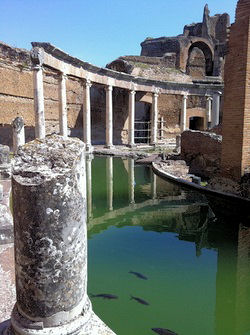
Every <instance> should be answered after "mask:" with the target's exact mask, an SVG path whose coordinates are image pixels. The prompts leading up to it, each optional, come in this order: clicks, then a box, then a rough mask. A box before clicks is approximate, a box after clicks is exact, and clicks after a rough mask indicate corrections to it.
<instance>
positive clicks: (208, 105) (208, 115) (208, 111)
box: [206, 96, 213, 129]
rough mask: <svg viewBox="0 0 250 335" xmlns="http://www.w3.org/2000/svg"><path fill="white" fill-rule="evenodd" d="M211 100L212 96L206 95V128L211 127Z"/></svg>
mask: <svg viewBox="0 0 250 335" xmlns="http://www.w3.org/2000/svg"><path fill="white" fill-rule="evenodd" d="M212 101H213V98H212V97H210V96H208V97H207V104H206V113H207V128H208V129H209V128H210V127H211V115H212Z"/></svg>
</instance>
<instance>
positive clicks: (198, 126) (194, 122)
mask: <svg viewBox="0 0 250 335" xmlns="http://www.w3.org/2000/svg"><path fill="white" fill-rule="evenodd" d="M204 121H205V120H204V118H203V117H200V116H192V117H190V118H189V129H192V130H204V129H205V128H204Z"/></svg>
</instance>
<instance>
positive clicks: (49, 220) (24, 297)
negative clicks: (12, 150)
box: [6, 135, 113, 335]
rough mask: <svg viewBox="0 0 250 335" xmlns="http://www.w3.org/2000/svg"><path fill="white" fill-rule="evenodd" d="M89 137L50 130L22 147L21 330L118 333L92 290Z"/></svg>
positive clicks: (17, 231) (18, 229) (17, 202)
mask: <svg viewBox="0 0 250 335" xmlns="http://www.w3.org/2000/svg"><path fill="white" fill-rule="evenodd" d="M84 149H85V148H84V143H83V142H81V141H80V140H78V139H72V138H71V139H67V140H64V139H63V137H61V136H56V135H54V136H50V137H47V138H45V139H44V140H41V141H37V140H35V141H33V142H30V143H29V144H27V145H25V146H23V147H22V148H20V149H19V151H18V155H17V156H16V157H15V165H14V169H13V177H12V194H13V211H14V236H15V267H16V291H17V302H16V305H15V307H14V309H13V312H12V318H11V327H12V328H11V330H9V331H7V332H6V334H18V335H26V334H27V335H28V334H29V335H53V334H54V335H59V334H60V335H69V334H70V335H73V334H75V335H76V334H77V335H86V334H103V335H104V334H113V332H112V331H110V330H109V329H108V328H107V327H106V326H105V325H104V324H103V323H102V322H101V320H100V319H99V318H98V317H97V316H96V315H95V314H94V313H93V312H92V307H91V303H90V300H89V298H88V296H87V236H86V192H85V188H86V180H85V157H84V151H85V150H84Z"/></svg>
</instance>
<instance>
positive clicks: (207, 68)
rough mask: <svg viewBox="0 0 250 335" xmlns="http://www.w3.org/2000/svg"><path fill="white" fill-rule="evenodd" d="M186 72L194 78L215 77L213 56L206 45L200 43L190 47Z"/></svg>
mask: <svg viewBox="0 0 250 335" xmlns="http://www.w3.org/2000/svg"><path fill="white" fill-rule="evenodd" d="M186 72H187V74H190V75H193V76H194V77H202V76H203V77H204V76H212V75H213V54H212V51H211V49H210V47H209V46H208V45H207V44H206V43H204V42H201V41H200V42H195V43H193V44H192V45H191V46H190V48H189V50H188V60H187V67H186Z"/></svg>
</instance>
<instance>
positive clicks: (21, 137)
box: [12, 116, 25, 154]
mask: <svg viewBox="0 0 250 335" xmlns="http://www.w3.org/2000/svg"><path fill="white" fill-rule="evenodd" d="M12 129H13V152H14V154H16V153H17V149H18V147H19V146H20V145H24V144H25V134H24V121H23V118H22V117H19V116H18V117H16V118H15V120H14V121H13V122H12Z"/></svg>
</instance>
